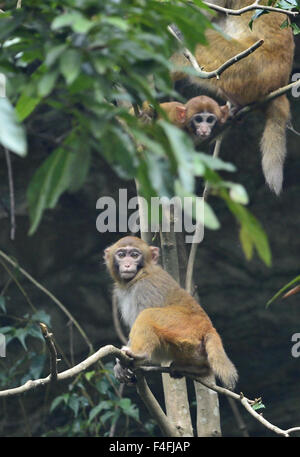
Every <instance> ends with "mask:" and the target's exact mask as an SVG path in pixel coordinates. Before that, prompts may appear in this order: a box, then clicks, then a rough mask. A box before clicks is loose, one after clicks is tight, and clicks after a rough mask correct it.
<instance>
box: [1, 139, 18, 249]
mask: <svg viewBox="0 0 300 457" xmlns="http://www.w3.org/2000/svg"><path fill="white" fill-rule="evenodd" d="M4 153H5V159H6V165H7V174H8V186H9V201H10V239H11V240H14V239H15V233H16V210H15V191H14V180H13V172H12V165H11V157H10V152H9V150H8V149H7V148H4Z"/></svg>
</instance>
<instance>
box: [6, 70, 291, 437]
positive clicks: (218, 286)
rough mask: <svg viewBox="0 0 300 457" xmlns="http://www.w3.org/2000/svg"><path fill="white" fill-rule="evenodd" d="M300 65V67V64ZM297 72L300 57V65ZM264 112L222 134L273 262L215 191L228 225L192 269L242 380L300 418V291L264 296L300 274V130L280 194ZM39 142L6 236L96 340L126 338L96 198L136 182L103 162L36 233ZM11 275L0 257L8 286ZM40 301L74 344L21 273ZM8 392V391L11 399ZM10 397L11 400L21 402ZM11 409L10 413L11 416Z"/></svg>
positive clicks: (18, 171) (19, 180) (229, 425)
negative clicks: (30, 192)
mask: <svg viewBox="0 0 300 457" xmlns="http://www.w3.org/2000/svg"><path fill="white" fill-rule="evenodd" d="M299 68H300V67H299ZM295 72H297V67H296V68H295ZM290 99H291V101H292V112H293V118H294V124H295V127H296V128H297V129H298V130H300V121H299V119H300V107H299V103H297V101H298V100H297V99H295V98H294V99H293V97H290ZM261 129H262V125H261V117H260V116H258V115H257V116H254V115H251V116H249V117H248V118H247V120H245V121H244V123H243V124H241V125H237V126H236V127H235V128H234V129H232V131H231V133H230V135H228V136H227V138H226V139H225V141H224V145H223V149H222V153H221V155H222V158H223V159H224V160H227V161H230V162H233V163H234V164H235V165H236V166H237V170H238V172H237V173H236V174H234V175H233V176H231V177H230V179H232V180H234V181H236V182H241V183H242V184H244V186H245V187H246V189H247V191H248V193H249V196H250V204H249V209H250V210H251V211H252V212H253V214H254V215H255V216H256V217H257V218H258V219H259V220H260V222H261V223H262V225H263V227H264V229H265V231H266V233H267V235H268V237H269V240H270V244H271V248H272V254H273V263H272V266H271V268H267V267H266V266H264V265H263V264H262V262H261V261H260V260H259V259H258V258H257V257H255V258H254V259H253V260H252V261H251V262H248V261H246V259H245V257H244V255H243V252H242V249H241V246H240V243H239V238H238V227H237V225H236V223H235V220H234V218H233V217H232V216H231V214H229V212H228V211H227V209H226V208H225V207H224V205H223V204H222V202H220V201H218V200H216V199H213V198H212V199H211V204H212V205H213V206H214V208H215V210H216V213H217V215H218V217H219V218H220V220H221V223H222V226H221V229H220V230H219V231H217V232H211V231H208V230H207V231H206V232H205V237H204V241H203V242H202V244H201V245H200V247H199V250H198V255H197V264H196V269H195V274H194V279H195V283H196V285H197V286H198V293H199V295H200V298H201V303H202V305H203V306H204V308H205V309H206V311H207V312H208V314H209V315H210V317H211V318H212V320H213V322H214V325H215V326H216V328H217V329H218V331H219V332H220V334H221V335H222V337H223V340H224V345H225V348H226V350H227V352H228V354H229V355H230V358H231V359H232V360H233V361H234V363H235V364H236V366H237V368H238V370H239V374H240V381H239V385H238V390H240V391H242V392H244V393H245V394H247V396H249V397H250V398H253V397H259V396H262V397H263V402H264V404H265V405H266V406H267V409H265V410H264V415H265V417H266V418H267V419H269V420H270V421H271V422H273V423H275V424H277V425H278V426H280V427H282V428H288V427H292V426H296V425H300V408H299V404H300V389H299V375H300V358H294V357H292V354H291V348H292V344H293V343H292V342H291V338H292V335H293V334H294V333H299V332H300V294H299V295H295V296H294V297H291V298H289V299H286V300H284V301H282V300H278V301H277V302H275V303H274V304H273V305H272V306H271V307H270V308H269V309H266V302H267V301H268V299H269V298H270V297H271V296H273V294H274V293H275V292H276V291H277V290H278V289H280V288H281V287H282V286H283V285H284V284H286V283H287V282H288V281H290V280H291V279H292V278H293V277H295V276H296V275H299V274H300V236H299V231H300V210H299V208H300V206H299V205H300V154H299V137H297V136H296V135H294V134H292V133H288V151H289V153H288V158H287V161H286V164H285V179H284V190H283V193H282V195H281V196H280V197H279V198H277V197H276V196H275V195H273V194H272V193H271V192H270V191H269V190H268V189H267V188H266V186H265V184H264V179H263V175H262V171H261V164H260V154H259V152H258V149H259V148H258V141H259V138H260V132H261ZM40 160H41V159H40V156H39V153H38V151H37V152H36V153H34V151H33V152H32V153H31V155H30V156H29V157H28V158H27V159H19V158H14V160H13V166H14V175H15V186H16V203H17V232H16V240H15V241H14V242H11V241H10V240H9V221H8V218H7V215H6V214H5V211H4V210H3V209H2V208H1V207H0V220H1V224H0V246H1V249H3V250H4V251H5V252H6V253H8V254H10V255H11V256H14V257H15V258H17V259H18V262H19V263H20V265H22V266H23V267H24V268H25V269H27V270H28V271H29V272H30V273H31V274H32V275H33V276H34V277H36V279H38V280H39V281H40V282H42V283H43V284H44V285H45V286H46V287H47V288H49V289H50V291H52V292H53V293H54V294H55V295H56V296H58V297H59V298H60V299H61V300H62V301H63V303H64V304H65V305H66V306H67V307H68V308H69V310H70V311H71V312H72V314H73V315H74V316H75V317H76V318H77V319H78V320H79V321H80V324H81V325H82V327H83V328H84V330H85V332H86V333H87V334H88V336H89V338H90V339H91V341H92V342H93V344H94V346H95V347H100V346H102V345H105V344H107V343H112V344H116V345H118V344H120V343H119V342H118V340H117V337H116V334H115V331H114V328H113V324H112V316H111V303H110V284H109V280H108V276H107V273H106V272H105V268H104V265H103V261H102V251H103V249H104V248H105V247H106V246H107V245H108V244H109V243H111V242H113V241H114V240H115V239H116V235H114V234H109V233H105V234H100V233H98V232H97V230H96V217H97V211H96V209H95V207H96V201H97V199H98V198H99V197H100V196H103V195H112V196H115V197H116V196H117V192H118V188H128V192H129V196H132V195H133V194H134V186H133V184H132V183H128V182H121V181H120V180H119V179H118V178H117V177H116V176H115V175H114V174H113V172H112V171H111V170H110V169H109V168H108V167H107V166H106V164H104V163H103V164H101V167H100V166H99V167H98V166H97V169H98V170H100V171H99V172H97V171H96V170H94V171H93V173H92V174H91V175H90V177H89V180H88V182H87V183H86V185H85V187H84V188H83V189H82V190H81V191H80V192H78V193H77V194H75V195H72V196H70V195H64V196H63V197H62V198H61V200H60V201H59V204H58V206H57V208H56V209H55V210H53V211H49V212H47V213H46V215H45V216H44V218H43V221H42V224H41V226H40V228H39V229H38V231H37V233H36V234H35V235H34V236H32V237H28V236H27V231H28V218H27V213H26V205H25V198H24V195H25V191H26V187H27V183H28V181H29V179H30V177H31V176H32V173H33V171H34V170H35V168H36V167H37V166H38V163H40ZM0 169H1V171H0V174H1V179H0V183H1V184H0V191H1V195H0V197H1V200H2V202H3V203H4V204H5V203H6V202H7V200H8V189H7V177H6V169H5V162H4V159H3V156H1V168H0ZM4 281H5V275H4V272H3V270H2V269H1V266H0V290H1V288H2V287H3V284H4ZM22 284H23V285H24V287H25V286H26V291H27V292H28V294H29V295H30V296H31V298H32V300H33V302H34V303H35V305H36V306H37V307H38V308H41V309H45V310H46V311H47V312H48V313H49V314H50V315H51V316H52V325H53V330H54V331H55V334H56V338H57V339H58V340H59V342H60V345H61V346H62V347H68V346H67V345H68V342H67V341H68V335H67V332H66V331H65V328H66V319H65V316H64V315H62V313H61V312H60V311H59V309H58V308H57V307H56V306H55V305H54V304H53V303H52V302H50V300H49V299H48V298H47V297H46V296H45V295H43V294H41V293H40V292H38V291H37V290H36V289H35V288H34V287H33V286H32V285H31V284H29V283H28V282H25V281H23V280H22ZM8 307H9V310H11V314H13V312H15V311H16V310H17V309H18V310H19V311H18V312H21V310H23V311H24V313H25V312H26V311H27V307H26V304H25V303H24V299H23V297H22V296H21V294H20V293H19V292H18V291H17V290H15V289H14V288H11V291H10V302H9V305H8ZM75 343H76V354H75V355H76V359H77V360H79V359H80V358H81V357H83V356H85V355H86V347H85V345H84V342H83V341H82V339H80V338H79V337H78V336H76V337H75ZM38 395H39V393H38V392H37V393H36V394H34V395H32V396H31V397H30V398H31V400H30V401H31V404H32V407H30V406H29V416H30V414H32V417H31V419H32V423H33V429H36V430H38V425H39V418H38V412H37V411H36V410H35V407H34V405H36V404H37V402H38ZM9 401H10V400H9ZM14 401H15V400H12V403H11V404H9V402H7V403H8V409H10V408H11V409H12V406H9V405H14V404H17V403H13V402H14ZM242 415H243V417H244V419H245V421H246V423H247V426H248V430H249V433H250V435H251V436H265V435H270V433H269V432H267V431H266V430H265V429H264V428H263V427H262V426H261V425H260V424H258V423H256V422H255V421H254V420H253V419H252V418H250V417H249V416H248V415H247V414H246V413H244V411H242ZM9 417H10V416H9ZM221 417H222V423H223V433H224V435H227V436H238V435H239V431H238V428H237V425H236V423H235V420H234V418H233V416H232V413H231V410H230V409H229V407H228V404H227V401H226V399H224V398H222V399H221ZM14 423H15V422H14V420H13V418H12V416H11V419H7V422H6V425H7V428H6V429H5V430H6V431H5V433H4V434H6V435H9V434H13V435H18V434H19V435H20V434H21V431H22V430H23V427H22V423H21V422H19V423H17V424H16V426H13V424H14Z"/></svg>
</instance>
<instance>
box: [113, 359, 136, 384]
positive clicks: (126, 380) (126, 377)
mask: <svg viewBox="0 0 300 457" xmlns="http://www.w3.org/2000/svg"><path fill="white" fill-rule="evenodd" d="M114 375H115V378H116V379H117V380H118V381H119V382H121V383H122V384H127V385H128V386H133V385H134V384H135V383H136V377H135V375H134V373H133V371H132V370H130V368H127V367H124V366H123V365H122V364H121V362H120V360H119V359H116V364H115V366H114Z"/></svg>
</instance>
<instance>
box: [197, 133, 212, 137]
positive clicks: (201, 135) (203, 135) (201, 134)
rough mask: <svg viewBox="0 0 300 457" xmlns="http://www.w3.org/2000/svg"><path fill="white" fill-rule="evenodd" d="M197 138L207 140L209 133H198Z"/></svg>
mask: <svg viewBox="0 0 300 457" xmlns="http://www.w3.org/2000/svg"><path fill="white" fill-rule="evenodd" d="M198 136H199V137H200V138H208V137H209V133H204V132H200V133H198Z"/></svg>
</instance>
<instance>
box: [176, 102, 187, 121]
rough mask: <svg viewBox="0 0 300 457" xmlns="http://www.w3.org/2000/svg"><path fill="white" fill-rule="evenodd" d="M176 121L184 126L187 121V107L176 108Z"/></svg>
mask: <svg viewBox="0 0 300 457" xmlns="http://www.w3.org/2000/svg"><path fill="white" fill-rule="evenodd" d="M175 113H176V119H177V121H178V122H180V124H184V123H185V121H186V107H185V106H176V107H175Z"/></svg>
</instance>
